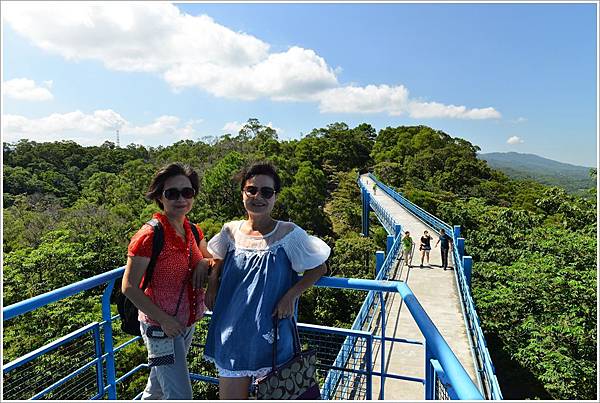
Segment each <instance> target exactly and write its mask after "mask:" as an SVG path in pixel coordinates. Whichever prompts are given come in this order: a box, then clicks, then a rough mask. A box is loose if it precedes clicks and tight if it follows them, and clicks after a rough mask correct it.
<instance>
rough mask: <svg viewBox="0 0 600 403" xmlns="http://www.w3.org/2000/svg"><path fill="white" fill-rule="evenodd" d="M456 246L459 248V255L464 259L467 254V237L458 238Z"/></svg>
mask: <svg viewBox="0 0 600 403" xmlns="http://www.w3.org/2000/svg"><path fill="white" fill-rule="evenodd" d="M456 247H457V248H458V257H459V258H460V259H462V258H463V256H464V255H465V238H457V239H456Z"/></svg>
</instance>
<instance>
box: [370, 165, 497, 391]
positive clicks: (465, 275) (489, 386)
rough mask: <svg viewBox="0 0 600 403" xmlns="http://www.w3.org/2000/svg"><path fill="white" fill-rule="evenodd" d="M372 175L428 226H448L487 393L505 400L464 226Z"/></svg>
mask: <svg viewBox="0 0 600 403" xmlns="http://www.w3.org/2000/svg"><path fill="white" fill-rule="evenodd" d="M368 178H369V180H372V181H374V182H375V183H376V184H377V186H378V187H380V188H381V189H382V190H383V191H385V193H386V194H387V195H388V196H389V197H391V198H392V199H394V200H395V201H396V202H398V203H399V204H400V205H402V206H403V207H405V208H406V209H407V210H408V211H410V212H411V213H413V214H414V215H415V216H416V217H418V218H419V219H421V220H422V221H423V222H425V223H426V224H427V225H429V226H431V227H432V228H434V229H435V230H436V231H438V232H439V230H440V229H444V231H445V232H446V233H447V234H448V235H450V236H452V238H453V248H452V249H453V250H452V255H453V259H454V265H455V267H456V270H455V274H456V282H457V287H458V289H459V290H460V293H459V296H460V298H461V308H462V310H463V315H464V317H465V321H466V324H467V328H468V330H469V343H471V346H472V348H473V351H474V353H475V356H476V366H477V367H478V368H477V370H478V371H477V372H478V377H479V380H480V383H481V384H482V385H483V386H484V389H485V392H486V396H488V397H489V398H491V399H494V400H502V392H501V390H500V385H499V383H498V378H497V377H496V370H495V368H494V365H493V363H492V359H491V357H490V354H489V350H488V348H487V343H486V341H485V336H484V334H483V330H482V329H481V325H480V323H481V322H480V320H479V316H478V314H477V310H476V309H475V303H474V302H473V297H472V295H471V288H470V278H471V265H472V260H471V257H470V256H464V239H463V238H460V227H459V226H455V227H454V228H452V227H451V226H450V225H449V224H447V223H445V222H444V221H442V220H440V219H439V218H437V217H435V216H434V215H433V214H430V213H429V212H427V211H425V210H423V209H422V208H421V207H419V206H417V205H416V204H414V203H412V202H411V201H410V200H408V199H406V198H405V197H404V196H402V195H401V194H400V193H399V192H397V191H395V190H394V189H392V188H390V187H389V186H387V185H385V184H384V183H382V182H380V181H379V180H378V179H377V178H376V177H375V176H374V175H373V174H371V173H369V174H368ZM359 183H360V178H359ZM360 185H361V187H363V185H362V183H360ZM365 189H366V188H365ZM376 212H377V211H376ZM465 263H466V264H465Z"/></svg>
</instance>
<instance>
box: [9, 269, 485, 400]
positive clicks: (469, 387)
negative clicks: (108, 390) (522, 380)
mask: <svg viewBox="0 0 600 403" xmlns="http://www.w3.org/2000/svg"><path fill="white" fill-rule="evenodd" d="M124 270H125V268H124V267H120V268H117V269H114V270H111V271H109V272H106V273H102V274H99V275H97V276H94V277H91V278H89V279H85V280H82V281H79V282H77V283H74V284H70V285H68V286H65V287H61V288H59V289H56V290H53V291H50V292H47V293H45V294H42V295H39V296H36V297H33V298H30V299H28V300H25V301H21V302H18V303H16V304H13V305H10V306H7V307H5V308H3V310H2V313H3V317H4V319H3V320H4V321H5V320H9V319H12V318H15V317H16V316H19V315H22V314H24V313H26V312H30V311H32V310H34V309H37V308H40V307H43V306H45V305H48V304H50V303H53V302H56V301H59V300H61V299H65V298H67V297H69V296H72V295H74V294H77V293H79V292H82V291H85V290H88V289H90V288H94V287H97V286H99V285H103V284H111V283H112V282H114V281H115V280H116V279H117V278H120V277H121V276H122V275H123V273H124ZM316 286H318V287H333V288H352V289H358V290H365V291H387V292H399V293H400V295H401V296H402V298H403V299H404V301H405V303H406V305H407V306H408V309H409V311H410V312H411V314H412V315H413V318H414V319H415V322H416V323H417V326H418V327H419V329H420V330H421V332H422V333H423V336H424V338H425V340H426V343H427V345H428V347H429V348H431V350H432V352H433V354H432V355H433V358H435V359H437V360H438V361H439V362H440V364H441V366H442V368H443V370H444V372H445V374H446V375H447V377H448V379H449V380H450V381H451V383H452V387H453V388H454V390H455V391H456V392H457V396H458V397H459V398H460V399H467V400H481V399H483V396H482V395H481V393H480V392H479V390H478V389H477V387H476V386H475V384H473V381H472V380H471V379H470V378H469V375H468V374H467V372H466V371H465V369H464V368H463V367H462V365H461V364H460V362H459V361H458V359H457V358H456V356H455V355H454V353H453V352H452V350H451V349H450V347H449V346H448V344H447V343H446V341H445V340H444V339H443V337H442V335H441V334H440V332H439V331H438V330H437V329H436V328H435V325H434V324H433V322H432V321H431V319H430V318H429V316H428V315H427V313H425V311H424V310H423V308H422V307H421V305H420V303H419V302H418V300H417V298H416V297H415V296H414V294H413V293H412V291H411V290H410V288H409V287H408V286H407V285H406V284H404V283H402V282H397V281H379V280H363V279H350V278H338V277H323V278H321V279H320V280H319V281H318V282H317V283H316ZM103 302H104V303H106V301H105V299H104V298H103ZM111 337H112V336H111ZM107 365H108V362H107Z"/></svg>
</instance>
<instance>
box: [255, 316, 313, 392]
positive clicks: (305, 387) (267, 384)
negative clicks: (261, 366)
mask: <svg viewBox="0 0 600 403" xmlns="http://www.w3.org/2000/svg"><path fill="white" fill-rule="evenodd" d="M292 324H293V325H294V331H293V332H292V333H293V335H294V356H293V357H292V359H290V360H289V361H288V362H286V363H285V364H283V365H280V366H279V367H277V366H276V364H275V360H276V357H277V336H278V335H277V332H278V328H279V319H277V317H275V319H274V329H275V340H274V342H273V363H272V369H271V372H269V373H268V374H267V375H265V376H264V377H262V378H259V379H257V380H256V399H257V400H273V399H278V400H319V399H321V392H320V390H319V384H318V383H317V380H316V379H315V377H316V363H317V351H316V350H307V351H301V348H300V335H299V334H298V327H297V325H296V320H295V319H294V318H293V317H292Z"/></svg>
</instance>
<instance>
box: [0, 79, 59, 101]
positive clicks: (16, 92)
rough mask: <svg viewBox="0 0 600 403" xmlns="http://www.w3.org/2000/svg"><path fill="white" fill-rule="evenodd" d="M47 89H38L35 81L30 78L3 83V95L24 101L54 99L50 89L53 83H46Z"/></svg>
mask: <svg viewBox="0 0 600 403" xmlns="http://www.w3.org/2000/svg"><path fill="white" fill-rule="evenodd" d="M44 85H45V86H46V87H47V88H43V87H38V86H37V85H36V84H35V81H33V80H30V79H28V78H14V79H12V80H8V81H4V82H3V83H2V95H5V96H7V97H9V98H13V99H19V100H23V101H49V100H51V99H53V98H54V96H53V95H52V93H51V92H50V91H49V90H48V88H52V81H44Z"/></svg>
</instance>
